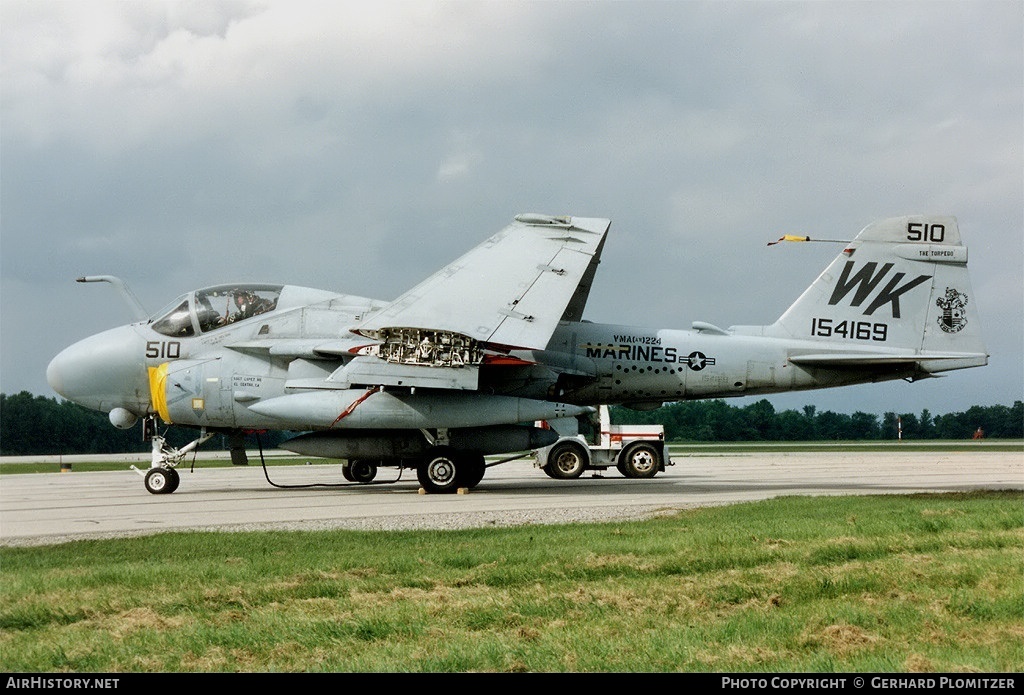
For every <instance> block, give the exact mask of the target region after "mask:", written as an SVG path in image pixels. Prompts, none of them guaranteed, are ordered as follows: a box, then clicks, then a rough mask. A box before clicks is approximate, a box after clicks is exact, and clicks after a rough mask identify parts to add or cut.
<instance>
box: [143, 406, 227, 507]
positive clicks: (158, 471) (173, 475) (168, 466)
mask: <svg viewBox="0 0 1024 695" xmlns="http://www.w3.org/2000/svg"><path fill="white" fill-rule="evenodd" d="M154 424H155V423H150V422H147V423H146V431H148V432H153V434H152V435H150V438H151V439H152V441H153V458H152V461H150V464H149V470H146V471H142V470H140V469H139V468H137V467H135V466H132V467H131V469H132V470H133V471H135V472H136V473H138V474H139V475H141V476H142V478H143V480H144V483H145V486H146V491H147V492H149V493H151V494H154V495H169V494H171V493H172V492H174V491H175V490H177V489H178V484H179V483H180V482H181V478H180V476H179V475H178V471H177V470H176V469H175V466H177V465H178V464H179V463H181V461H182V459H184V458H185V455H186V454H188V453H189V452H190V451H192V450H194V449H195V448H196V447H198V446H199V445H200V444H202V443H203V442H205V441H206V440H207V439H209V438H210V437H212V436H213V435H214V433H213V432H206V431H205V430H203V432H202V434H201V435H200V436H199V437H198V438H197V439H194V440H192V441H191V442H189V443H188V444H186V445H185V446H183V447H181V448H180V449H176V448H175V447H173V446H170V445H169V444H167V440H166V439H164V438H163V437H161V436H160V435H158V434H156V433H155V432H156V428H155V426H153V425H154Z"/></svg>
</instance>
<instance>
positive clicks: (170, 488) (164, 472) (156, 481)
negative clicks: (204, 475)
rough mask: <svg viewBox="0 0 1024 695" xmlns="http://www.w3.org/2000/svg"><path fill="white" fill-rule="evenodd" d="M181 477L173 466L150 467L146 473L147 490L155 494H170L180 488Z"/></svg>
mask: <svg viewBox="0 0 1024 695" xmlns="http://www.w3.org/2000/svg"><path fill="white" fill-rule="evenodd" d="M179 482H180V478H179V476H178V472H177V471H176V470H174V469H173V468H150V469H149V472H148V473H146V478H145V484H146V490H147V491H148V492H149V493H151V494H154V495H169V494H171V493H172V492H174V491H175V490H177V489H178V483H179Z"/></svg>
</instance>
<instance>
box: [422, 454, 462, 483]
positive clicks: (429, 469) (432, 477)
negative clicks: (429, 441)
mask: <svg viewBox="0 0 1024 695" xmlns="http://www.w3.org/2000/svg"><path fill="white" fill-rule="evenodd" d="M464 466H465V463H464V460H463V459H461V458H460V457H459V455H458V452H456V451H455V450H454V449H450V448H448V447H443V446H439V447H435V448H433V449H431V450H430V451H429V452H428V453H427V455H426V456H425V457H424V458H423V460H422V461H420V464H419V465H418V466H416V477H417V478H419V481H420V485H422V486H423V489H424V490H426V491H427V492H431V493H449V492H455V491H456V490H457V489H458V487H459V483H460V480H459V469H460V468H463V467H464Z"/></svg>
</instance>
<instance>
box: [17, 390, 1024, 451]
mask: <svg viewBox="0 0 1024 695" xmlns="http://www.w3.org/2000/svg"><path fill="white" fill-rule="evenodd" d="M611 417H612V421H613V422H615V423H617V424H660V425H663V426H664V427H665V437H666V439H668V440H669V441H700V442H742V441H755V442H769V441H837V440H844V441H849V440H895V439H897V438H899V437H902V438H903V439H915V440H921V439H971V438H972V437H973V436H974V435H975V433H977V432H978V431H979V429H980V430H981V432H982V433H983V435H984V437H985V438H994V439H1022V438H1024V404H1022V402H1021V401H1016V402H1014V404H1013V405H1012V406H1004V405H991V406H972V407H971V408H968V409H967V410H966V411H964V412H959V413H948V414H944V415H933V414H932V413H930V412H929V411H928V410H924V411H922V412H921V413H920V414H914V413H894V412H889V413H885V414H884V415H882V416H881V417H879V416H877V415H873V414H871V413H863V412H855V413H853V414H852V415H849V414H844V413H834V412H832V411H828V410H826V411H824V412H818V410H817V408H815V406H813V405H807V406H804V407H803V410H802V411H796V410H783V411H781V412H777V411H776V410H775V407H774V406H773V405H772V404H771V403H770V402H769V401H767V400H760V401H757V402H755V403H751V404H750V405H746V406H734V405H729V404H728V403H726V402H725V401H722V400H714V401H681V402H678V403H670V404H667V405H665V406H663V407H661V408H659V409H657V410H652V411H635V410H629V409H627V408H622V407H613V408H612V409H611ZM291 435H292V433H287V432H268V433H264V434H261V435H259V439H257V438H256V435H250V437H249V439H250V442H249V445H250V446H251V447H252V448H256V447H257V446H262V447H264V448H268V449H269V448H273V447H275V446H277V445H278V444H279V443H280V442H281V441H283V440H284V439H287V438H289V437H290V436H291ZM166 436H167V441H168V443H170V444H171V445H172V446H176V447H181V446H184V445H185V444H187V443H188V442H189V441H191V440H192V439H193V438H194V437H195V431H194V430H189V429H186V428H181V427H176V428H171V429H170V430H169V431H168V432H167V435H166ZM220 444H221V446H222V447H224V448H226V446H227V445H226V442H223V441H222V442H221V443H220ZM215 446H217V442H216V441H211V442H210V443H209V444H207V445H205V446H204V448H206V449H211V448H213V447H215ZM149 449H150V443H149V442H146V441H143V438H142V428H141V426H139V425H136V426H135V427H133V428H131V429H128V430H119V429H117V428H115V427H113V426H112V425H111V424H110V421H109V420H108V419H107V416H106V415H105V414H104V413H98V412H95V411H92V410H87V409H86V408H83V407H82V406H80V405H77V404H75V403H72V402H70V401H64V400H58V399H56V398H46V397H44V396H34V395H32V394H31V393H29V392H27V391H22V392H21V393H18V394H15V395H12V396H7V395H5V394H2V393H0V456H29V455H55V454H67V455H71V454H115V453H127V452H144V451H149Z"/></svg>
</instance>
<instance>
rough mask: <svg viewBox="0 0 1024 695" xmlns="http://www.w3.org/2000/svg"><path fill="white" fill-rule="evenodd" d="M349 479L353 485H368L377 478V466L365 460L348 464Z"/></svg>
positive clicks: (357, 460)
mask: <svg viewBox="0 0 1024 695" xmlns="http://www.w3.org/2000/svg"><path fill="white" fill-rule="evenodd" d="M349 464H350V465H349V475H350V476H351V477H350V478H349V479H350V480H351V481H352V482H355V483H370V482H373V479H374V478H376V477H377V464H376V463H374V462H373V461H367V460H365V459H356V460H355V461H350V462H349Z"/></svg>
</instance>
